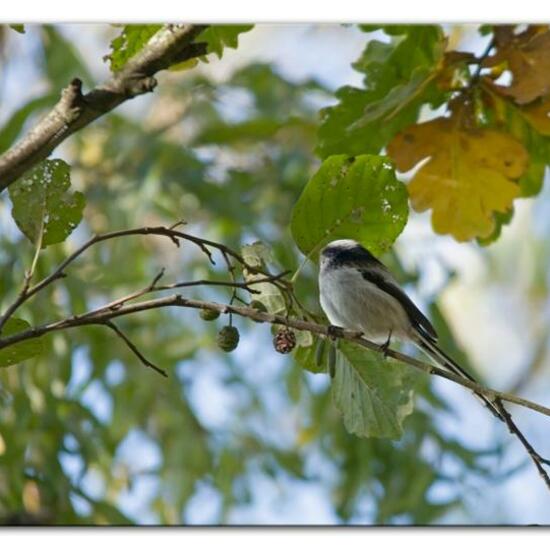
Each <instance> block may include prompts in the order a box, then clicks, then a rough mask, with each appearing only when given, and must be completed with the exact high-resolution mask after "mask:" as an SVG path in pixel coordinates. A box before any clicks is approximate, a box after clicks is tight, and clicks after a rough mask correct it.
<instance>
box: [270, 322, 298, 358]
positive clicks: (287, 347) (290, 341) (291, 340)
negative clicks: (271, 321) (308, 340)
mask: <svg viewBox="0 0 550 550" xmlns="http://www.w3.org/2000/svg"><path fill="white" fill-rule="evenodd" d="M273 346H274V348H275V350H276V351H278V352H279V353H290V352H291V351H292V350H293V349H294V348H295V347H296V335H295V334H294V332H293V331H292V330H291V329H289V328H288V327H282V328H280V329H279V330H278V331H277V334H275V336H274V337H273Z"/></svg>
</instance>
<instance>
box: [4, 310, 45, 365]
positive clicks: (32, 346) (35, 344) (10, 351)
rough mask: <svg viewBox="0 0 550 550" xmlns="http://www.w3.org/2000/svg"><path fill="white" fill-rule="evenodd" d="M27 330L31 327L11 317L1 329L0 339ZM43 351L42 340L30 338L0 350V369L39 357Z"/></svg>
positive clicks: (25, 322)
mask: <svg viewBox="0 0 550 550" xmlns="http://www.w3.org/2000/svg"><path fill="white" fill-rule="evenodd" d="M29 328H31V326H30V325H29V323H27V321H24V320H23V319H17V318H16V317H12V318H11V319H8V320H7V321H6V324H5V325H4V326H3V327H2V332H1V336H2V338H6V337H7V336H13V335H14V334H17V333H19V332H23V331H25V330H27V329H29ZM43 350H44V343H43V341H42V338H32V339H30V340H25V341H24V342H18V343H16V344H13V345H11V346H8V347H6V348H3V349H0V367H9V366H10V365H16V364H17V363H22V362H23V361H26V360H27V359H30V358H31V357H34V356H35V355H40V354H41V353H42V351H43Z"/></svg>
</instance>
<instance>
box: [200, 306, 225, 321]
mask: <svg viewBox="0 0 550 550" xmlns="http://www.w3.org/2000/svg"><path fill="white" fill-rule="evenodd" d="M200 316H201V319H204V320H205V321H214V320H215V319H217V318H218V317H219V316H220V312H219V311H214V310H213V309H201V312H200Z"/></svg>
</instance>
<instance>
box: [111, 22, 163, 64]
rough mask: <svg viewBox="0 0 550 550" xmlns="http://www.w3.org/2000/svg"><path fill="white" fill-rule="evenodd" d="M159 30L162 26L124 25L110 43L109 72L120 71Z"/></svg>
mask: <svg viewBox="0 0 550 550" xmlns="http://www.w3.org/2000/svg"><path fill="white" fill-rule="evenodd" d="M161 28H162V25H124V28H123V29H122V32H121V33H120V34H119V35H118V36H117V37H116V38H115V39H114V40H113V41H112V42H111V50H112V52H111V54H110V55H109V60H110V62H111V71H113V72H114V73H116V72H118V71H120V70H121V69H122V68H123V67H124V65H126V63H127V62H128V60H129V59H131V58H132V57H134V55H136V54H137V53H138V52H139V51H140V50H141V49H142V48H143V46H145V44H147V42H149V40H150V39H151V37H152V36H153V35H155V34H156V33H157V32H158V31H159V30H160V29H161Z"/></svg>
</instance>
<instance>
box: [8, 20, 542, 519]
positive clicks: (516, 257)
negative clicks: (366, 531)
mask: <svg viewBox="0 0 550 550" xmlns="http://www.w3.org/2000/svg"><path fill="white" fill-rule="evenodd" d="M445 30H446V32H447V34H448V36H449V37H450V38H451V39H452V40H454V41H455V44H467V45H469V46H470V47H471V48H472V49H474V50H476V49H477V50H482V49H483V44H482V43H479V40H480V39H479V37H478V35H477V34H476V30H475V29H474V28H470V27H448V28H446V29H445ZM0 32H1V34H0V62H1V66H0V71H1V72H0V75H1V77H0V79H1V80H0V104H1V105H2V110H1V112H0V127H1V131H0V151H3V150H5V149H6V148H7V147H9V146H10V145H11V144H12V143H13V141H14V140H15V139H16V138H17V137H18V136H20V135H21V132H23V131H24V130H25V129H27V128H28V127H29V125H30V124H31V123H32V122H33V121H34V120H36V117H37V116H39V114H40V113H41V112H43V110H44V109H46V108H48V107H51V106H52V105H53V104H54V103H55V101H56V98H57V97H58V93H59V90H61V89H62V88H63V87H64V86H65V85H66V84H67V82H68V81H69V80H70V79H71V78H72V77H74V76H76V75H78V76H79V77H81V78H82V80H83V81H84V82H85V84H87V85H91V84H92V83H94V82H99V81H101V80H102V79H103V78H104V77H105V75H106V74H107V71H108V67H107V66H106V64H105V63H103V62H102V60H101V56H102V55H104V54H105V53H107V51H108V44H109V41H110V40H111V39H112V38H113V37H114V36H115V35H116V34H117V31H116V29H114V28H112V27H109V26H108V25H58V26H38V25H27V26H26V33H25V34H24V35H23V34H17V33H16V32H14V31H13V30H10V29H8V28H7V27H6V26H2V27H0ZM365 41H366V38H365V35H364V34H363V33H361V32H360V30H359V29H357V28H356V27H350V26H338V25H321V26H319V25H288V26H285V25H272V26H270V25H257V26H256V27H255V28H254V29H253V30H252V31H250V32H249V33H246V34H243V35H242V36H241V38H240V44H239V48H238V49H237V50H236V51H229V50H228V51H224V56H223V58H222V59H221V60H216V59H213V60H211V62H210V63H209V64H201V65H200V66H199V67H197V68H195V69H194V70H192V71H186V72H174V73H172V72H165V73H164V74H162V75H160V77H159V81H160V84H159V86H158V88H157V90H156V91H155V93H154V94H150V95H148V96H147V97H140V98H138V99H135V100H133V101H132V102H129V103H127V104H125V105H124V106H123V107H122V108H120V109H118V110H117V111H115V112H114V113H112V114H109V115H107V116H105V117H103V118H102V119H100V120H99V121H97V122H96V123H94V124H93V126H91V127H88V128H86V129H85V130H83V131H81V132H79V133H77V134H76V135H75V136H74V137H72V138H71V139H70V140H69V141H67V142H65V143H64V144H63V145H62V146H61V147H60V148H59V149H58V151H57V153H56V156H60V157H61V158H63V159H65V160H67V162H69V163H70V165H71V166H72V181H73V186H74V187H75V188H76V189H78V190H80V191H81V192H83V193H84V194H85V196H86V200H87V205H86V209H85V214H84V220H83V222H82V223H81V225H80V226H79V227H78V228H77V230H76V231H75V232H74V233H73V235H72V236H71V237H70V238H69V239H68V241H67V242H65V243H62V244H59V245H56V246H52V247H50V248H49V249H48V251H47V253H45V254H43V255H42V256H41V258H40V261H39V264H38V272H37V275H38V276H39V277H40V276H44V275H46V274H47V273H49V272H50V271H51V270H52V268H53V267H54V266H55V265H57V264H58V263H59V262H60V261H61V260H62V259H63V258H64V257H65V256H66V254H67V252H68V251H71V250H73V249H74V248H75V247H76V246H77V245H78V244H79V243H82V242H83V241H85V240H86V239H87V238H89V236H90V235H92V234H94V233H99V232H105V231H113V230H117V229H125V228H129V227H136V226H142V225H161V224H167V225H170V224H172V223H174V222H175V221H178V220H180V219H185V220H186V221H187V222H188V224H189V225H188V227H187V230H188V231H189V232H192V233H194V234H197V235H200V236H201V237H204V238H210V239H213V240H217V241H220V242H223V243H226V244H227V245H229V246H231V247H233V248H235V249H238V248H239V247H240V246H241V245H243V244H249V243H251V242H254V241H255V240H262V241H264V242H266V243H268V244H269V245H270V246H271V247H272V250H273V253H274V258H275V260H276V263H277V264H278V265H279V266H281V267H282V268H284V269H291V270H295V269H296V268H297V267H298V266H299V265H300V263H301V261H302V257H301V255H300V253H299V252H298V250H297V249H296V248H295V246H294V245H293V244H292V239H291V237H290V234H289V230H288V226H289V221H290V213H291V210H292V207H293V205H294V204H295V202H296V200H297V199H298V197H299V195H300V193H301V191H302V189H303V187H304V185H305V183H306V182H307V181H308V179H309V178H310V177H311V175H312V174H313V172H314V171H315V170H316V169H317V168H318V166H319V162H320V161H319V159H318V158H317V157H316V156H315V153H314V151H315V148H316V147H317V145H318V144H317V130H318V126H319V122H320V120H319V116H318V113H319V109H320V108H322V107H325V106H327V105H333V104H334V103H335V99H334V91H335V88H337V87H340V86H342V85H343V84H345V83H351V84H358V83H359V81H360V79H361V78H360V75H358V73H356V72H354V71H353V70H352V67H351V65H350V64H351V62H352V61H354V60H355V59H356V58H357V57H358V56H359V54H360V52H361V51H362V50H363V48H364V47H365ZM549 209H550V196H549V194H548V192H547V191H543V193H542V195H541V196H539V197H538V198H537V199H536V201H530V202H529V201H524V202H522V203H521V204H520V205H519V206H518V207H517V208H516V215H515V217H514V221H513V222H512V224H511V225H509V226H507V227H505V228H504V230H503V235H502V237H501V239H500V240H499V241H497V243H496V244H493V245H491V246H490V247H487V248H482V247H480V246H479V245H477V244H472V243H469V244H458V243H456V242H454V241H452V240H451V239H450V238H449V237H442V236H436V235H434V234H433V232H432V230H431V228H430V225H429V218H428V216H426V215H425V214H412V213H411V219H410V221H409V224H408V225H407V227H406V229H405V232H404V233H403V235H402V236H401V237H400V239H399V240H398V242H397V245H396V247H395V249H394V251H393V252H392V253H391V254H388V255H387V256H386V257H385V258H384V259H385V261H386V262H387V263H388V265H389V267H390V268H391V269H392V270H393V271H394V272H395V273H396V274H397V275H398V276H399V278H400V280H401V282H402V283H403V284H405V285H406V288H407V290H408V291H410V293H411V295H412V296H413V297H414V299H415V300H416V301H417V302H418V303H419V304H421V305H422V306H423V307H424V308H425V310H427V311H429V312H430V314H431V318H432V320H433V322H434V325H435V326H436V329H437V330H438V332H439V333H440V334H441V336H442V345H443V347H444V348H445V349H447V350H448V351H449V352H450V353H452V354H454V356H455V357H457V359H460V360H461V361H462V363H464V364H466V365H469V366H470V367H471V368H472V369H473V370H475V371H476V372H477V373H478V376H480V377H481V378H483V379H484V381H486V382H488V383H490V384H491V385H493V386H495V387H498V388H499V389H504V390H513V391H516V392H518V393H520V394H521V395H524V396H526V397H528V398H531V399H534V400H538V401H540V402H543V403H544V402H547V401H548V398H549V396H550V384H549V382H548V371H549V368H550V358H549V355H548V351H549V348H548V343H549V334H548V331H549V326H550V325H549V324H548V313H549V309H548V273H547V266H548V260H549V255H550V241H549V239H548V234H549V233H548V230H549V229H550V228H549V227H548V223H547V220H548V219H550V217H549V216H548V214H549ZM10 211H11V204H10V201H9V198H8V196H7V194H6V193H4V194H3V195H2V196H1V197H0V227H1V233H0V264H1V269H0V296H1V297H2V301H3V306H4V307H5V304H8V303H10V299H13V297H14V295H15V292H16V289H17V288H18V285H19V283H20V281H21V279H22V275H23V273H24V270H25V269H26V267H27V266H28V265H29V263H30V261H31V259H32V254H33V250H32V246H31V245H30V244H29V243H28V242H27V241H26V240H24V238H23V236H22V235H21V234H20V233H19V232H18V230H17V228H16V227H15V224H14V222H13V220H12V219H11V215H10ZM218 265H219V268H218V267H212V266H209V265H207V263H206V261H205V258H204V256H202V255H201V254H200V253H199V252H197V251H196V250H195V249H193V248H191V247H190V246H185V245H184V246H183V247H182V248H181V249H176V248H175V247H174V246H173V245H172V244H171V243H170V242H165V240H164V239H161V238H157V237H134V238H132V239H124V240H119V241H108V242H106V243H103V244H101V245H100V246H97V247H94V248H92V249H91V250H90V251H89V253H87V254H86V255H85V256H84V257H82V258H81V259H80V260H79V261H78V263H77V264H76V265H75V266H73V267H72V269H71V271H70V276H69V277H67V278H65V279H63V280H61V281H58V282H57V283H56V284H55V285H54V286H52V287H51V290H50V291H48V292H47V293H43V294H39V295H38V296H37V297H36V299H35V300H34V301H33V302H32V303H31V304H30V305H29V306H28V307H27V306H26V307H25V309H24V310H22V316H23V317H24V318H25V319H27V320H28V321H29V322H31V323H43V322H45V321H48V320H52V319H55V318H61V317H63V316H66V315H68V314H70V313H78V312H82V311H85V310H86V309H89V308H91V307H94V306H97V305H98V304H101V303H103V302H104V301H107V300H110V299H114V298H116V297H118V296H120V295H123V294H125V293H128V292H131V291H133V290H135V289H137V288H141V287H143V286H145V285H146V284H147V283H149V282H150V281H151V279H152V278H153V277H154V275H155V274H156V273H157V272H158V271H159V269H160V268H161V267H165V268H166V273H167V275H166V277H167V278H170V280H173V281H176V280H187V279H192V278H204V277H208V276H212V275H213V274H217V275H220V274H221V275H223V270H222V267H221V266H222V263H221V262H219V261H218ZM218 269H219V271H218ZM297 292H298V295H299V296H300V298H301V299H302V300H303V301H304V303H305V304H306V305H307V306H308V307H309V308H310V309H311V310H313V311H319V305H318V300H317V285H316V271H315V269H314V267H313V266H311V265H308V266H306V268H305V269H304V271H303V274H302V276H301V277H300V279H299V280H298V286H297ZM189 294H190V295H192V296H198V297H201V298H205V299H212V300H216V301H226V300H227V299H228V297H229V293H228V292H226V291H220V290H216V289H200V291H195V292H190V293H189ZM236 323H237V326H238V327H239V329H240V330H241V338H242V342H241V345H240V346H239V348H238V349H237V351H236V352H235V353H233V354H231V355H225V354H221V353H220V352H219V350H218V349H217V348H216V346H215V335H216V330H217V328H219V327H220V326H222V324H223V321H222V320H221V319H220V320H218V321H215V322H212V323H207V322H204V321H203V320H201V319H200V317H199V315H198V313H197V312H194V311H171V310H156V311H154V312H148V313H146V314H141V315H140V316H138V317H136V316H134V317H131V318H126V319H125V320H124V322H122V323H121V327H122V328H123V329H124V330H125V331H126V332H127V333H128V334H129V335H130V336H131V337H132V339H133V340H134V341H136V342H139V343H140V348H141V349H142V350H144V352H146V355H147V356H149V357H150V358H151V359H153V360H154V361H155V363H156V364H158V365H160V366H162V367H163V368H165V369H167V370H168V371H169V373H170V378H169V380H168V381H166V380H165V379H163V378H161V377H159V376H157V375H156V374H155V373H154V372H152V371H150V370H147V369H144V368H143V367H142V365H140V364H139V363H137V361H136V358H135V356H133V355H132V354H131V352H130V351H129V350H128V349H127V348H126V347H124V346H123V344H122V343H121V342H120V341H119V340H117V339H115V337H114V336H113V335H112V334H111V333H109V332H107V331H106V330H105V329H102V328H82V329H77V330H74V331H72V332H65V333H56V334H54V335H51V336H49V337H48V338H47V346H48V353H45V354H43V355H42V356H40V357H38V358H35V359H32V360H29V361H27V362H25V363H24V364H22V365H19V366H17V367H10V368H6V369H1V370H0V521H1V522H2V523H5V524H14V523H16V524H17V523H47V524H58V525H59V524H69V525H72V524H127V523H128V524H133V523H138V524H143V523H145V524H162V525H169V524H181V523H185V524H217V523H246V524H256V523H260V524H279V523H296V524H315V523H329V524H337V523H358V524H372V523H377V524H439V523H466V524H472V523H473V524H478V523H492V524H494V523H500V522H502V523H526V522H528V523H536V522H539V523H548V522H549V520H550V515H548V508H547V507H545V506H544V502H545V499H547V495H546V493H545V490H544V487H543V486H542V483H540V480H539V479H538V478H537V475H536V472H534V470H533V469H532V468H531V467H530V465H528V464H527V461H526V459H525V457H524V456H523V453H522V449H518V448H517V446H516V444H515V442H514V441H512V440H511V439H510V438H508V434H507V433H506V431H505V429H504V428H503V427H502V426H500V425H496V422H494V421H493V420H492V419H491V418H487V416H488V415H487V414H486V411H484V410H483V409H482V407H480V406H478V404H477V402H476V401H475V400H474V399H472V397H471V396H470V395H469V394H468V393H467V392H465V391H463V389H461V388H459V387H453V385H451V384H448V383H445V382H444V381H434V380H428V379H427V378H426V377H422V378H420V377H419V379H418V381H417V399H416V409H415V411H414V413H413V414H412V415H411V416H410V417H408V418H407V420H406V421H405V424H404V427H405V434H404V436H403V438H402V439H401V440H399V441H390V440H383V439H360V438H357V437H355V436H353V435H350V434H348V433H347V432H346V431H345V428H344V426H343V423H342V421H341V417H340V415H339V414H338V412H337V411H336V409H335V408H334V405H333V403H332V398H331V394H330V378H329V377H328V376H327V375H326V374H324V373H320V374H313V373H310V372H307V371H304V370H303V369H302V368H301V367H300V366H299V365H298V364H297V363H296V361H295V360H294V358H293V356H285V357H283V356H281V355H278V354H276V353H275V352H274V350H273V348H272V344H271V333H270V330H269V327H267V326H264V325H259V324H254V323H252V322H247V321H246V320H241V319H237V320H236ZM516 413H517V418H518V421H519V423H520V424H521V425H522V426H523V427H524V429H525V431H526V433H527V434H528V435H529V437H531V439H532V440H533V443H534V444H535V446H537V445H538V446H539V448H540V451H541V453H542V454H543V455H544V454H546V455H548V454H550V448H549V447H548V438H547V437H546V436H545V434H547V433H548V432H547V429H548V428H547V425H545V424H544V419H539V418H534V415H531V414H528V413H526V412H522V411H515V410H514V414H516Z"/></svg>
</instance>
